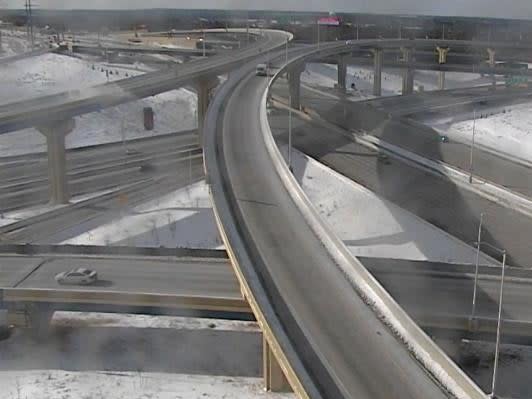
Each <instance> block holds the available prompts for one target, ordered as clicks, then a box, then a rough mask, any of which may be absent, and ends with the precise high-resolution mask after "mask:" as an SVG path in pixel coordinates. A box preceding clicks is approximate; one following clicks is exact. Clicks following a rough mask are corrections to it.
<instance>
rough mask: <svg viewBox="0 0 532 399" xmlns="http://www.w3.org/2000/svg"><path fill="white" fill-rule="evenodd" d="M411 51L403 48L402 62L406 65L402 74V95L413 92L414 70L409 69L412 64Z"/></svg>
mask: <svg viewBox="0 0 532 399" xmlns="http://www.w3.org/2000/svg"><path fill="white" fill-rule="evenodd" d="M412 51H413V50H412V49H411V48H405V47H403V48H402V49H401V52H402V53H403V62H404V63H405V64H406V69H405V71H404V73H403V89H402V94H403V95H405V94H412V93H413V92H414V69H412V67H411V63H412Z"/></svg>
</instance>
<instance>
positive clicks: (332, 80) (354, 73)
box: [301, 63, 491, 100]
mask: <svg viewBox="0 0 532 399" xmlns="http://www.w3.org/2000/svg"><path fill="white" fill-rule="evenodd" d="M337 71H338V67H337V66H336V65H332V64H320V63H309V64H307V66H306V70H305V72H303V74H302V75H301V80H302V81H303V82H304V83H306V84H308V85H313V86H320V87H328V88H333V87H334V86H335V84H336V83H337V79H338V72H337ZM373 75H374V74H373V68H372V67H369V66H350V67H348V68H347V79H346V84H347V87H351V84H352V83H355V86H356V91H351V90H350V91H349V94H351V99H352V100H357V99H358V100H364V99H369V98H373V97H374V96H373V94H372V93H373ZM402 76H403V75H402V71H401V70H400V69H392V68H387V69H385V70H383V72H382V95H383V96H393V95H398V94H401V90H402ZM414 76H415V79H414V88H415V90H419V89H421V87H422V88H423V90H426V91H429V90H437V89H438V72H437V71H416V72H415V75H414ZM490 83H491V80H490V78H489V77H481V76H480V75H479V74H474V73H461V72H447V73H446V75H445V87H446V88H447V89H453V88H458V87H470V86H481V85H487V84H490Z"/></svg>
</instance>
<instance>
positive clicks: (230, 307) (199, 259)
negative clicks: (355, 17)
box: [0, 245, 532, 343]
mask: <svg viewBox="0 0 532 399" xmlns="http://www.w3.org/2000/svg"><path fill="white" fill-rule="evenodd" d="M0 249H1V252H2V253H1V254H0V265H1V266H0V292H1V293H2V304H1V305H0V308H4V309H10V310H11V311H18V312H21V311H27V312H28V314H29V316H30V317H31V315H32V310H33V308H34V307H35V306H37V307H39V310H40V311H43V310H45V312H48V313H49V312H50V311H55V310H72V311H100V312H102V311H105V312H126V313H127V312H129V313H147V314H156V315H160V314H163V315H164V314H178V315H184V314H193V315H201V316H206V317H223V318H228V317H231V318H244V319H252V318H253V315H252V313H251V308H250V307H249V305H248V304H247V302H246V301H245V300H244V299H243V298H242V294H241V291H240V286H239V283H238V280H237V279H236V276H235V274H234V272H233V269H232V267H231V264H230V262H229V260H228V258H227V255H226V253H225V251H210V250H174V249H159V248H128V247H107V248H101V247H90V246H68V245H67V246H39V245H37V246H33V245H6V246H2V248H0ZM359 260H360V262H361V263H362V264H363V265H364V266H365V267H366V268H367V269H368V271H369V272H370V273H371V274H372V275H373V276H374V277H375V278H376V279H377V280H378V281H379V282H380V283H381V284H382V285H383V286H384V288H386V290H387V291H388V292H390V293H391V295H392V296H393V297H394V299H395V300H396V301H397V302H398V303H399V304H400V305H401V306H402V307H403V308H404V309H405V310H406V311H407V312H408V314H409V315H410V316H411V317H413V318H414V320H415V321H416V322H417V323H418V324H419V325H420V326H421V327H422V328H423V329H425V330H427V331H431V332H432V331H434V332H435V334H436V335H438V334H441V335H443V336H445V334H449V332H455V331H456V332H458V333H459V335H460V336H462V337H478V336H481V335H482V334H486V333H489V334H493V333H494V331H495V328H496V323H495V320H496V317H497V310H498V309H497V300H498V295H499V284H500V268H499V267H496V266H480V268H479V278H478V297H477V310H476V313H475V315H474V316H475V320H476V324H472V323H471V317H472V314H471V302H472V292H473V284H474V274H475V267H474V265H465V264H464V265H461V264H446V263H434V262H427V261H408V260H399V259H382V258H368V257H363V258H359ZM75 267H87V268H90V269H92V270H95V271H97V272H98V274H99V277H100V281H99V282H98V283H97V284H94V285H91V286H62V285H59V284H57V282H56V281H55V280H54V277H55V275H56V274H58V273H60V272H62V271H67V270H70V269H72V268H75ZM506 279H507V280H506V282H507V286H506V292H507V294H506V301H505V303H504V307H503V319H504V323H505V330H504V337H503V340H504V342H519V343H522V342H527V343H529V342H532V309H530V307H529V306H528V304H529V303H530V301H531V300H532V290H530V286H531V285H532V271H531V270H523V269H515V268H509V269H508V270H507V277H506ZM420 297H423V298H424V299H423V301H419V298H420Z"/></svg>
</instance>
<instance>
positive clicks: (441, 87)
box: [438, 71, 445, 90]
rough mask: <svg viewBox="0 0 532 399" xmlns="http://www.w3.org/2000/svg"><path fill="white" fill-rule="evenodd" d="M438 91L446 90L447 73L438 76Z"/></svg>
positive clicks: (440, 73)
mask: <svg viewBox="0 0 532 399" xmlns="http://www.w3.org/2000/svg"><path fill="white" fill-rule="evenodd" d="M438 90H445V71H440V72H439V74H438Z"/></svg>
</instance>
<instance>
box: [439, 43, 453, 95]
mask: <svg viewBox="0 0 532 399" xmlns="http://www.w3.org/2000/svg"><path fill="white" fill-rule="evenodd" d="M449 50H450V48H449V47H439V46H438V47H436V51H437V52H438V64H440V65H443V64H447V54H448V53H449ZM438 89H439V90H445V71H440V73H439V75H438Z"/></svg>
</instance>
